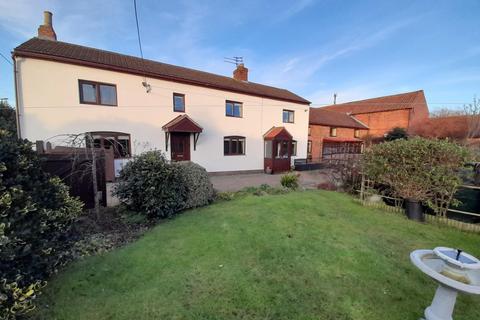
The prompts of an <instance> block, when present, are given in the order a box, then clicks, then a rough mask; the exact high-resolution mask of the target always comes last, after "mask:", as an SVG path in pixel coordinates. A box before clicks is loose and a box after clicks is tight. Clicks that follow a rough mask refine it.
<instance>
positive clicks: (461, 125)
mask: <svg viewBox="0 0 480 320" xmlns="http://www.w3.org/2000/svg"><path fill="white" fill-rule="evenodd" d="M479 117H480V116H477V118H475V117H474V116H450V117H439V118H430V119H428V120H427V121H424V122H422V123H421V124H419V125H418V126H415V127H413V128H411V133H413V134H416V135H419V136H423V137H428V138H452V139H465V138H467V137H468V136H469V124H470V128H471V131H474V132H470V138H480V118H479ZM473 128H476V130H473Z"/></svg>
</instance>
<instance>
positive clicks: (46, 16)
mask: <svg viewBox="0 0 480 320" xmlns="http://www.w3.org/2000/svg"><path fill="white" fill-rule="evenodd" d="M38 37H39V38H40V39H46V40H53V41H56V40H57V34H56V33H55V30H53V25H52V13H51V12H50V11H44V12H43V24H42V25H40V26H39V27H38Z"/></svg>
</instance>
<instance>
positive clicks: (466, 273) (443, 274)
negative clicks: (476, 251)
mask: <svg viewBox="0 0 480 320" xmlns="http://www.w3.org/2000/svg"><path fill="white" fill-rule="evenodd" d="M410 260H411V261H412V263H413V264H414V265H415V266H416V267H417V268H419V269H420V270H421V271H422V272H423V273H425V274H427V275H428V276H429V277H431V278H432V279H434V280H435V281H437V282H438V288H437V291H436V292H435V296H434V298H433V301H432V304H431V305H430V306H429V307H428V308H427V309H425V319H426V320H452V319H453V318H452V314H453V309H454V307H455V302H456V299H457V294H458V292H462V293H467V294H480V260H478V259H477V258H475V257H474V256H472V255H470V254H468V253H465V252H462V250H457V249H452V248H446V247H437V248H435V249H433V250H415V251H413V252H412V253H411V254H410Z"/></svg>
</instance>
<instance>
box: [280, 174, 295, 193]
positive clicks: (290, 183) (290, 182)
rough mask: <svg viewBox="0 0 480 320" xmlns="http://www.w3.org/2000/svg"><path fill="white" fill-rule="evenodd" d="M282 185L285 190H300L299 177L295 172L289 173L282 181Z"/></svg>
mask: <svg viewBox="0 0 480 320" xmlns="http://www.w3.org/2000/svg"><path fill="white" fill-rule="evenodd" d="M280 184H281V185H282V186H283V187H285V188H288V189H293V190H295V189H297V188H298V175H297V174H295V173H293V172H292V173H287V174H285V175H283V176H282V178H281V179H280Z"/></svg>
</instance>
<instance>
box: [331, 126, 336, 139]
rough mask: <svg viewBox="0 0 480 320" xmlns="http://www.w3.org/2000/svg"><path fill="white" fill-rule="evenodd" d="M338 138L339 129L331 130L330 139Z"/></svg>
mask: <svg viewBox="0 0 480 320" xmlns="http://www.w3.org/2000/svg"><path fill="white" fill-rule="evenodd" d="M336 136H337V128H333V127H332V128H330V137H336Z"/></svg>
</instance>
